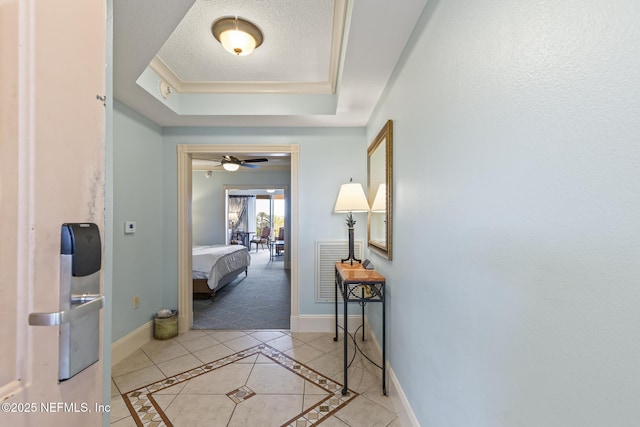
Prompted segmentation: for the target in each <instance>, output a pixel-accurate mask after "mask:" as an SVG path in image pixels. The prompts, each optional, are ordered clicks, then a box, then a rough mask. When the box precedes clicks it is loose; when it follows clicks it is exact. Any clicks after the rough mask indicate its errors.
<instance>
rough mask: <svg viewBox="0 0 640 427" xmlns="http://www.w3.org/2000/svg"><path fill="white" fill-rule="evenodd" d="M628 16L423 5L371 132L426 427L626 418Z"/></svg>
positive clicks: (634, 289) (635, 172)
mask: <svg viewBox="0 0 640 427" xmlns="http://www.w3.org/2000/svg"><path fill="white" fill-rule="evenodd" d="M639 20H640V3H638V2H637V1H631V0H629V1H623V0H613V1H610V2H606V3H603V2H600V1H594V0H587V1H584V0H580V1H576V0H569V1H562V2H545V1H528V2H508V1H494V0H485V1H476V2H469V1H462V0H448V1H438V0H431V1H429V3H428V5H427V8H426V10H425V12H424V13H423V15H422V17H421V18H420V20H419V23H418V25H417V28H416V30H415V32H414V35H413V37H412V40H411V42H410V43H409V46H408V48H407V50H406V51H405V52H404V54H403V57H402V60H401V65H399V67H398V68H397V69H396V71H395V73H394V77H393V80H392V83H391V85H390V86H389V87H388V88H387V90H386V92H385V95H384V97H383V100H382V102H381V103H380V105H379V107H378V109H377V110H376V112H375V114H374V115H373V117H372V119H371V120H370V122H369V125H368V126H367V140H368V141H371V140H372V139H373V137H374V136H375V135H376V133H377V131H378V130H379V128H380V126H382V124H383V123H384V121H385V120H387V119H389V118H390V119H393V120H394V188H393V194H394V220H393V226H394V236H393V245H394V246H393V248H394V250H393V251H394V254H393V255H394V259H393V261H392V262H386V261H384V260H382V259H381V258H379V257H377V256H376V255H375V254H370V256H371V258H372V259H373V262H374V264H375V265H376V267H377V268H378V269H379V270H380V271H382V273H383V274H384V275H385V276H386V277H387V279H388V286H389V287H388V291H389V293H388V295H389V298H390V300H389V306H388V313H389V314H390V316H389V318H390V320H389V335H388V337H389V339H390V345H389V351H390V356H391V366H392V369H393V371H394V373H395V375H396V376H397V378H398V379H399V381H400V383H401V385H402V388H403V390H404V392H405V393H406V395H407V397H408V399H409V401H410V403H411V406H412V408H413V410H414V412H415V415H416V416H417V418H418V420H419V422H420V424H421V425H422V426H447V427H450V426H475V427H481V426H551V425H556V426H605V425H608V426H613V425H615V426H631V425H637V424H638V420H640V405H638V402H639V401H640V386H639V384H640V369H638V366H639V365H638V360H639V357H640V308H639V307H640V306H639V302H640V286H639V283H640V263H639V262H638V260H640V120H638V118H639V117H640V72H638V70H640V50H639V49H638V46H640V26H638V21H639ZM374 310H375V309H374V308H373V307H372V310H371V313H373V312H374ZM371 320H372V321H373V323H374V324H375V325H374V327H373V328H372V330H373V331H376V330H377V326H379V317H378V316H373V315H372V316H371Z"/></svg>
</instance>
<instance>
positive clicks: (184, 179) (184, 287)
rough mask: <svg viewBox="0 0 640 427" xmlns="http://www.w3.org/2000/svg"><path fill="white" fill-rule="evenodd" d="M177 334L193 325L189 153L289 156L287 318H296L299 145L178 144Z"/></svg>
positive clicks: (190, 172) (190, 155)
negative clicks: (289, 292)
mask: <svg viewBox="0 0 640 427" xmlns="http://www.w3.org/2000/svg"><path fill="white" fill-rule="evenodd" d="M176 149H177V157H178V158H177V161H178V313H179V314H178V331H179V332H186V331H188V330H189V329H191V326H193V282H192V281H191V247H192V236H191V235H192V223H191V198H192V194H191V191H192V188H191V174H192V170H191V157H192V155H193V154H195V153H197V154H228V153H237V154H243V153H248V154H251V155H260V154H289V155H290V156H291V183H290V184H291V187H290V188H291V193H290V199H291V217H290V221H291V231H290V240H289V244H290V245H291V259H290V261H291V316H292V317H293V316H297V315H298V312H299V311H298V298H299V294H298V188H299V173H298V172H299V166H298V161H299V145H298V144H288V145H249V144H243V145H229V144H178V146H177V148H176Z"/></svg>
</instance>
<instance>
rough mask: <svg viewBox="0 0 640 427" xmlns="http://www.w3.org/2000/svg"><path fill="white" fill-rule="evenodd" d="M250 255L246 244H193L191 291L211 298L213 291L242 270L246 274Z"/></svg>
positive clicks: (230, 280) (228, 281) (231, 279)
mask: <svg viewBox="0 0 640 427" xmlns="http://www.w3.org/2000/svg"><path fill="white" fill-rule="evenodd" d="M250 264H251V255H250V254H249V251H248V250H247V247H246V246H242V245H230V246H226V245H214V246H194V247H193V253H192V261H191V265H192V270H193V275H192V276H193V293H194V295H207V296H208V297H209V298H213V296H214V295H215V292H216V291H217V290H219V289H221V288H222V287H223V286H225V285H227V284H229V283H230V282H232V281H233V279H235V278H236V277H238V276H239V275H240V274H241V273H242V272H244V274H245V276H246V275H247V274H248V272H247V267H249V265H250Z"/></svg>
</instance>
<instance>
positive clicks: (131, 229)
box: [124, 221, 136, 234]
mask: <svg viewBox="0 0 640 427" xmlns="http://www.w3.org/2000/svg"><path fill="white" fill-rule="evenodd" d="M135 232H136V222H135V221H125V223H124V234H133V233H135Z"/></svg>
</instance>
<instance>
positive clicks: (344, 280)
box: [333, 262, 387, 396]
mask: <svg viewBox="0 0 640 427" xmlns="http://www.w3.org/2000/svg"><path fill="white" fill-rule="evenodd" d="M384 285H385V278H384V276H382V275H381V274H380V273H378V272H377V271H375V270H367V269H365V268H364V267H363V266H362V264H359V263H358V264H353V265H351V264H346V263H341V262H336V269H335V308H336V317H335V323H336V336H335V337H334V338H333V340H334V341H338V291H340V294H341V295H342V302H343V305H344V332H343V340H344V386H343V388H342V394H343V395H344V394H347V381H348V380H347V369H348V366H347V358H348V356H347V337H348V330H349V328H348V321H347V319H348V317H349V316H348V314H347V306H348V305H349V304H348V303H350V302H357V303H358V304H360V306H361V307H362V340H363V341H364V307H365V305H366V304H367V303H368V302H379V303H382V393H383V394H384V395H385V396H386V395H387V387H386V382H385V381H386V377H387V375H386V374H387V372H386V368H387V367H386V337H385V335H386V324H385V322H386V319H385V317H386V313H385V303H384ZM354 340H355V338H354ZM356 351H357V350H356Z"/></svg>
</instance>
